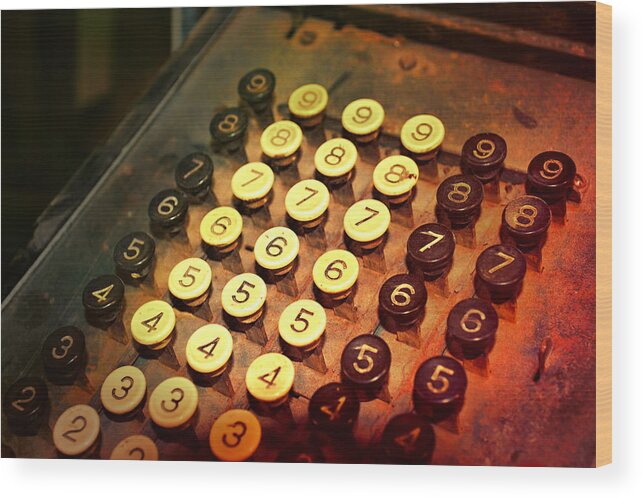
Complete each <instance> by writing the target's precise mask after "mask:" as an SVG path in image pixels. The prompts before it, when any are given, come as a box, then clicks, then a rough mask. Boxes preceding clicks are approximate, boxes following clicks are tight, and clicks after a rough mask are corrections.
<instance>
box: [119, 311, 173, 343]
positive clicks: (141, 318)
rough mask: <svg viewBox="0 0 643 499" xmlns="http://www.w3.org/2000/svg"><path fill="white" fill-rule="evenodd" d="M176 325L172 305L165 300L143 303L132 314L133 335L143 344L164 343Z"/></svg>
mask: <svg viewBox="0 0 643 499" xmlns="http://www.w3.org/2000/svg"><path fill="white" fill-rule="evenodd" d="M175 325H176V314H175V313H174V309H173V308H172V306H171V305H170V304H169V303H167V302H165V301H163V300H152V301H148V302H147V303H144V304H143V305H141V306H140V307H139V308H138V309H137V310H136V312H134V315H133V316H132V322H131V325H130V326H131V330H132V337H133V338H134V339H135V340H136V341H137V342H138V343H140V344H141V345H146V346H149V347H153V346H157V345H163V344H164V343H165V342H166V340H168V339H169V338H170V335H171V334H172V331H174V326H175Z"/></svg>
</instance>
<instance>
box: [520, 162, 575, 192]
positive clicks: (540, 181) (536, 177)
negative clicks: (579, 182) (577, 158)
mask: <svg viewBox="0 0 643 499" xmlns="http://www.w3.org/2000/svg"><path fill="white" fill-rule="evenodd" d="M575 177H576V163H574V160H573V159H572V158H570V157H569V156H567V154H564V153H562V152H558V151H546V152H541V153H540V154H538V155H536V156H535V157H534V159H532V160H531V161H530V162H529V166H528V167H527V192H528V193H530V194H535V195H537V196H539V197H542V198H543V199H544V200H545V201H546V202H548V203H549V204H553V203H555V202H556V201H558V200H559V199H561V198H564V197H565V195H566V194H567V192H568V191H569V190H570V189H571V188H572V187H573V185H574V178H575Z"/></svg>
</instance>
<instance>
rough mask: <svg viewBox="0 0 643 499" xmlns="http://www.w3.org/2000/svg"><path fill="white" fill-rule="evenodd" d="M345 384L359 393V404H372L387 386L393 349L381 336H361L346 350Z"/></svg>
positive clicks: (343, 366) (344, 365)
mask: <svg viewBox="0 0 643 499" xmlns="http://www.w3.org/2000/svg"><path fill="white" fill-rule="evenodd" d="M341 367H342V380H343V381H345V382H346V383H347V384H348V385H350V386H351V387H353V389H355V390H356V393H357V394H358V396H359V397H360V400H371V399H373V398H375V397H376V396H378V395H379V392H380V391H381V390H382V389H383V388H384V387H385V386H386V384H387V382H388V375H389V371H390V369H391V349H390V348H389V346H388V345H387V344H386V341H384V340H383V339H382V338H380V337H379V336H375V335H373V334H362V335H359V336H357V337H355V338H353V339H352V340H351V341H349V342H348V344H347V345H346V346H345V347H344V351H343V352H342V358H341Z"/></svg>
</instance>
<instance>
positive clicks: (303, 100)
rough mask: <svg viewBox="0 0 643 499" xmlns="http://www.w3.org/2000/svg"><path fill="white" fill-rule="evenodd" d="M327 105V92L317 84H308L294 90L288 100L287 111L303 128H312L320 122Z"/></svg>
mask: <svg viewBox="0 0 643 499" xmlns="http://www.w3.org/2000/svg"><path fill="white" fill-rule="evenodd" d="M327 105H328V92H327V91H326V89H325V88H324V87H323V86H321V85H319V84H317V83H308V84H306V85H302V86H301V87H299V88H297V89H295V90H294V91H293V93H291V94H290V97H289V98H288V110H289V111H290V114H291V116H292V117H293V119H295V120H296V121H298V122H299V123H300V124H301V126H303V127H307V128H309V127H314V126H316V125H318V124H319V123H321V122H322V120H323V119H324V114H325V111H326V106H327Z"/></svg>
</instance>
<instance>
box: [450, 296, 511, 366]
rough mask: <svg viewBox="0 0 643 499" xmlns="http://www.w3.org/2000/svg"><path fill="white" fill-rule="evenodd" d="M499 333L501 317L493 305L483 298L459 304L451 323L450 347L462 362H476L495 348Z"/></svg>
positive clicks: (453, 309) (453, 313)
mask: <svg viewBox="0 0 643 499" xmlns="http://www.w3.org/2000/svg"><path fill="white" fill-rule="evenodd" d="M497 329H498V314H497V313H496V310H495V309H494V308H493V305H492V304H491V303H490V302H488V301H485V300H481V299H480V298H468V299H466V300H463V301H461V302H459V303H457V304H456V305H455V306H454V307H453V308H452V309H451V312H449V317H448V319H447V334H446V336H447V338H446V339H447V346H448V347H449V352H451V353H452V354H453V355H455V356H456V357H458V358H460V359H464V358H466V359H473V358H476V357H478V356H480V355H484V354H486V353H488V352H489V351H490V350H491V348H492V347H493V343H494V341H495V338H496V330H497Z"/></svg>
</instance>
